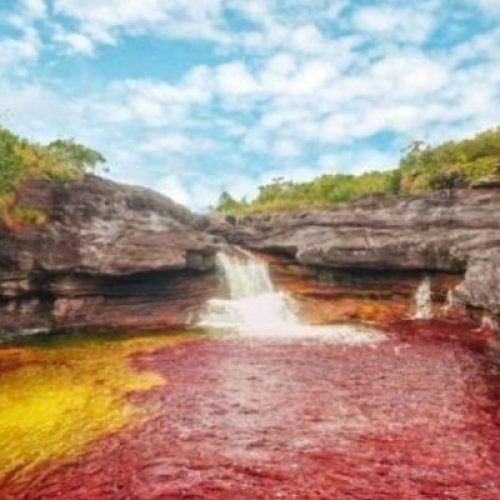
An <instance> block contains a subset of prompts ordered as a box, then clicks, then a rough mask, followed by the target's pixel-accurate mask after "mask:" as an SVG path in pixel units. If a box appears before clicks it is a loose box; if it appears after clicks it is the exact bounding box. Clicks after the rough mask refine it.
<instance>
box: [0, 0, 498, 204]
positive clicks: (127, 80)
mask: <svg viewBox="0 0 500 500" xmlns="http://www.w3.org/2000/svg"><path fill="white" fill-rule="evenodd" d="M499 47H500V0H406V1H404V2H403V1H400V0H397V1H396V0H385V1H382V0H379V1H369V0H366V1H363V0H251V1H250V0H106V1H103V0H17V1H16V0H0V123H3V124H4V125H5V126H8V127H10V128H12V129H14V130H15V131H17V132H18V133H22V134H24V135H27V136H29V137H31V138H33V139H36V140H39V141H46V140H49V139H53V138H55V137H74V138H75V139H76V140H78V141H80V142H83V143H85V144H88V145H90V146H92V147H94V148H97V149H98V150H100V151H101V152H102V153H103V154H104V155H105V156H106V157H107V158H108V160H109V163H110V167H111V174H110V175H111V177H112V178H114V179H116V180H119V181H123V182H128V183H134V184H142V185H147V186H149V187H152V188H154V189H157V190H158V191H161V192H163V193H164V194H167V195H170V196H172V197H173V198H174V199H176V200H177V201H180V202H183V203H186V204H188V205H190V206H191V207H193V208H195V209H203V208H204V207H206V206H207V205H209V204H211V203H213V202H214V201H215V200H216V199H217V197H218V194H219V193H220V192H221V191H222V190H229V191H230V192H232V193H234V194H235V195H239V196H241V195H250V196H251V195H252V193H254V192H255V189H256V186H258V185H259V184H261V183H263V182H266V181H267V180H269V179H271V178H273V177H275V176H278V175H281V176H285V177H287V178H290V179H296V180H303V179H308V178H311V177H313V176H315V175H318V174H322V173H325V172H360V171H363V170H369V169H373V168H379V169H384V168H390V167H391V166H393V165H394V164H395V163H396V161H397V158H398V156H399V154H400V151H401V149H402V148H404V147H405V146H406V145H408V143H409V142H410V141H411V140H413V139H423V140H427V141H429V142H432V143H433V142H439V141H441V140H444V139H449V138H457V137H462V136H465V135H468V134H471V133H474V132H476V131H478V130H480V129H483V128H487V127H490V126H493V125H497V124H500V49H499Z"/></svg>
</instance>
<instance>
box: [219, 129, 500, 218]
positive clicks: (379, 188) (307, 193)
mask: <svg viewBox="0 0 500 500" xmlns="http://www.w3.org/2000/svg"><path fill="white" fill-rule="evenodd" d="M497 174H500V128H496V129H492V130H487V131H485V132H482V133H480V134H478V135H476V136H475V137H473V138H471V139H465V140H461V141H450V142H446V143H444V144H442V145H439V146H437V147H431V146H429V145H426V144H424V143H423V142H421V141H415V142H414V143H413V144H412V145H411V146H410V147H409V148H408V150H407V151H406V152H405V154H404V155H403V157H402V158H401V160H400V162H399V166H398V168H396V169H393V170H385V171H374V172H368V173H364V174H361V175H347V174H328V175H323V176H321V177H319V178H317V179H315V180H313V181H311V182H291V181H286V180H284V179H282V178H278V179H275V180H274V181H273V182H272V183H271V184H268V185H265V186H261V187H260V188H259V194H258V196H257V197H256V198H255V199H254V200H253V201H251V202H247V201H246V200H245V199H242V200H237V199H235V198H233V197H232V196H231V195H230V194H229V193H223V194H222V195H221V197H220V199H219V203H218V205H217V207H216V210H217V211H219V212H222V213H227V214H238V213H253V212H266V211H273V210H288V209H293V208H301V207H322V206H328V205H331V204H334V203H339V202H345V201H351V200H354V199H357V198H360V197H363V196H366V195H370V194H386V195H405V194H406V195H408V194H419V193H425V192H429V191H434V190H439V189H452V188H460V187H467V186H470V185H471V184H472V183H474V182H475V181H478V180H479V179H482V178H484V177H488V176H492V175H497Z"/></svg>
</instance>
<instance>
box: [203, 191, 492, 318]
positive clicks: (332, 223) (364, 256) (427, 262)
mask: <svg viewBox="0 0 500 500" xmlns="http://www.w3.org/2000/svg"><path fill="white" fill-rule="evenodd" d="M212 232H213V233H214V234H217V235H220V236H223V237H225V238H226V239H228V240H229V241H232V242H234V243H240V244H242V245H244V246H246V247H249V248H252V249H255V250H262V251H268V252H276V253H282V254H286V255H288V256H291V257H293V258H294V259H295V261H296V262H298V263H299V264H302V265H307V266H315V267H320V268H331V269H347V270H349V269H350V270H359V269H361V270H387V271H401V270H406V271H408V270H413V271H442V272H447V273H457V274H464V273H465V277H464V280H463V281H462V283H461V284H460V285H459V286H458V287H457V288H456V290H455V294H456V296H457V297H458V298H459V299H461V300H462V301H464V302H465V303H466V304H468V305H470V306H473V307H477V308H484V309H487V310H490V311H492V312H493V313H495V314H500V190H498V189H493V188H489V187H488V188H481V189H468V190H457V191H440V192H435V193H432V194H427V195H422V196H414V197H410V198H388V197H372V198H367V199H364V200H360V201H358V202H355V203H347V204H343V205H338V206H335V207H332V208H331V209H321V210H320V209H316V210H299V211H294V212H283V213H273V214H262V215H252V216H245V217H238V218H234V217H229V218H227V220H226V222H225V223H223V222H221V221H220V220H219V221H215V222H214V223H213V224H212Z"/></svg>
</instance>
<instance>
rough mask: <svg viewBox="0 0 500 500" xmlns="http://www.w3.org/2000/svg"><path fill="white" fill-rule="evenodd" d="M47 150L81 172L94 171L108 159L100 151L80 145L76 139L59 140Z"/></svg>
mask: <svg viewBox="0 0 500 500" xmlns="http://www.w3.org/2000/svg"><path fill="white" fill-rule="evenodd" d="M47 149H48V151H49V152H50V153H52V154H53V155H54V156H56V157H57V158H59V159H60V160H61V161H63V162H64V163H66V164H68V165H70V166H72V167H74V168H76V169H78V170H79V171H81V172H88V171H94V170H95V169H96V168H97V166H98V165H104V164H105V163H106V159H105V158H104V156H102V155H101V153H99V152H98V151H95V150H93V149H90V148H88V147H86V146H83V145H81V144H78V143H76V142H75V141H74V139H57V140H56V141H53V142H51V143H50V144H49V145H48V146H47Z"/></svg>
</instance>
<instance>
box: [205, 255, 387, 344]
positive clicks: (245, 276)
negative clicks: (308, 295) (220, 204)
mask: <svg viewBox="0 0 500 500" xmlns="http://www.w3.org/2000/svg"><path fill="white" fill-rule="evenodd" d="M217 265H218V267H219V270H220V272H221V274H222V276H223V279H224V283H225V287H224V288H225V290H224V291H223V292H222V294H221V296H220V297H216V298H214V299H211V300H210V301H209V302H208V304H207V308H206V311H205V313H204V314H203V316H202V318H201V321H200V324H199V326H200V327H203V328H209V329H215V330H226V331H229V332H232V333H236V334H238V335H240V336H243V337H264V338H274V339H287V338H307V337H310V338H318V337H322V338H328V339H329V340H330V341H340V342H349V343H356V342H375V341H378V340H382V339H383V335H382V334H381V333H380V332H377V331H375V330H373V329H370V328H367V327H362V326H353V325H335V326H313V325H308V324H306V323H304V322H303V321H301V320H300V318H299V316H298V314H297V312H296V307H295V304H294V301H293V299H292V298H291V297H290V296H289V295H288V294H287V293H286V292H284V291H281V290H278V289H276V288H275V286H274V285H273V282H272V279H271V275H270V272H269V267H268V266H267V264H266V263H265V262H263V261H262V260H260V259H259V258H258V257H256V256H254V255H253V254H251V253H249V252H247V251H245V250H243V249H234V250H233V251H232V252H231V253H227V252H219V254H218V256H217Z"/></svg>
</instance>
